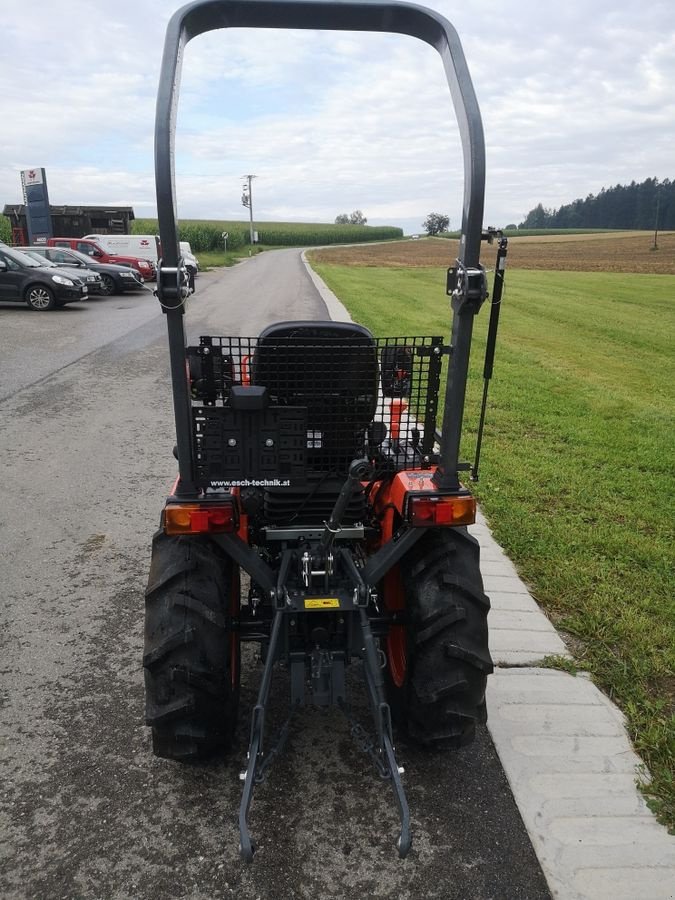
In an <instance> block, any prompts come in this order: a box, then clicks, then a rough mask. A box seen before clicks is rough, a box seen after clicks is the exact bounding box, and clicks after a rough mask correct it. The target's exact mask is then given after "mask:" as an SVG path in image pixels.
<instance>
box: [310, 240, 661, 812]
mask: <svg viewBox="0 0 675 900" xmlns="http://www.w3.org/2000/svg"><path fill="white" fill-rule="evenodd" d="M652 241H653V234H652V235H649V234H645V233H642V234H638V235H626V236H624V237H618V238H615V239H605V238H603V237H602V236H597V239H594V240H593V239H591V237H590V236H588V237H587V238H584V239H582V238H581V237H580V236H576V237H575V238H574V239H573V240H570V241H560V242H553V243H551V242H545V241H539V242H537V240H536V239H535V238H533V239H531V240H530V239H525V238H517V239H515V240H513V241H511V242H510V246H509V263H510V270H508V269H507V275H506V289H505V294H504V298H503V307H502V311H501V334H500V340H499V341H498V347H497V357H496V368H495V378H494V380H493V382H492V386H491V394H490V402H489V410H488V419H487V427H486V435H485V444H484V450H483V460H482V478H481V481H480V482H479V484H478V485H477V487H476V491H477V494H478V496H479V499H480V501H481V504H482V507H483V510H484V512H485V514H486V515H487V517H488V520H489V522H490V525H491V527H492V530H493V532H494V534H495V537H496V538H497V540H498V541H499V542H500V543H501V544H502V545H503V546H504V547H505V549H506V550H507V552H508V554H509V556H510V557H511V559H513V561H514V562H515V564H516V566H517V567H518V570H519V571H520V573H521V575H522V576H523V578H524V579H525V580H526V581H527V583H528V584H529V585H530V589H531V591H532V593H533V595H534V596H535V597H536V599H537V600H538V602H539V603H540V604H541V605H542V606H543V607H544V608H545V609H546V611H547V612H548V614H549V615H550V616H551V618H552V619H553V620H554V622H555V623H556V625H557V627H558V628H559V629H561V630H562V631H563V633H564V634H565V635H566V638H567V640H568V642H569V646H570V648H571V650H572V652H573V653H574V654H575V657H576V661H577V664H578V665H579V666H580V667H581V668H584V669H586V670H587V671H589V672H590V673H591V674H592V676H593V678H594V680H595V681H596V682H597V683H598V684H599V685H600V686H601V687H602V688H603V689H604V690H605V691H606V692H607V694H608V695H609V696H610V697H611V698H612V699H613V700H614V701H615V702H617V703H618V704H619V705H620V706H621V708H622V709H623V711H624V712H625V713H626V717H627V722H628V728H629V733H630V735H631V737H632V739H633V741H634V742H635V745H636V748H637V750H638V752H639V753H640V755H641V756H642V758H643V759H644V760H645V762H646V764H647V766H648V767H649V769H650V771H651V774H652V778H653V782H652V785H651V787H650V788H649V792H650V793H649V796H650V797H651V801H650V802H652V803H653V805H654V807H655V808H656V809H657V811H658V812H659V814H660V816H661V818H662V820H663V821H664V822H665V823H667V824H669V825H670V826H671V827H673V828H675V777H674V770H673V760H675V677H674V674H673V673H674V672H675V616H674V615H673V596H675V583H674V576H673V572H674V570H675V559H674V549H673V548H674V546H675V535H674V533H673V530H674V529H673V523H674V521H675V509H674V498H675V445H674V444H673V433H675V355H674V354H673V348H672V335H673V333H675V277H674V275H673V274H653V273H654V272H658V271H663V270H665V271H667V272H669V273H675V265H674V256H675V254H674V252H673V251H674V250H675V235H673V233H671V234H670V235H663V236H661V235H660V236H659V250H658V251H652V250H650V249H649V247H650V244H651V242H652ZM443 249H444V250H445V253H442V251H443ZM558 251H559V252H558ZM493 252H494V248H493V247H490V248H487V252H486V254H485V257H486V259H485V262H486V264H487V263H489V261H490V258H493V257H492V254H493ZM488 254H489V256H488ZM452 255H453V253H452V252H451V253H450V254H448V248H447V242H446V241H442V240H441V241H439V240H434V241H431V240H429V241H426V240H419V241H411V242H402V243H399V244H397V245H393V244H392V245H383V246H380V247H374V248H371V247H368V248H366V247H355V248H349V249H347V248H335V250H330V251H324V250H320V251H312V252H311V254H310V259H311V260H312V263H313V265H314V267H315V268H316V269H317V271H318V272H319V274H320V275H321V276H322V278H323V279H324V280H325V281H326V283H327V284H328V286H329V287H330V288H331V289H332V290H333V291H335V293H336V294H337V295H338V297H340V299H341V300H342V301H343V302H344V303H345V305H346V306H347V308H348V309H349V311H350V313H351V314H352V316H353V318H354V319H355V320H356V321H358V322H362V323H363V324H364V325H366V326H368V327H370V328H371V329H372V330H373V331H374V332H375V333H376V334H378V335H393V334H421V333H424V334H447V333H448V329H449V320H450V312H449V308H448V303H447V299H446V298H445V296H444V281H445V279H444V269H445V267H447V265H448V263H449V258H448V257H450V258H452ZM422 259H424V260H425V261H426V262H425V263H422V262H421V260H422ZM430 259H433V265H430V263H429V260H430ZM599 259H604V260H605V261H606V262H605V264H606V265H607V267H608V269H609V270H610V271H605V272H599V271H593V269H596V268H597V265H598V260H599ZM384 260H386V262H384ZM561 260H564V262H563V263H561ZM378 263H379V264H378ZM583 264H585V265H586V266H587V267H588V269H590V270H591V271H586V272H584V271H579V269H580V268H581V266H582V265H583ZM543 268H547V269H549V270H550V271H542V269H543ZM528 269H530V271H528ZM487 320H488V314H487V310H486V309H483V310H482V312H481V313H480V315H479V316H478V318H477V320H476V329H475V342H474V348H473V355H472V377H471V380H470V384H469V390H468V401H467V417H466V423H465V425H466V428H465V440H464V442H463V455H464V458H465V459H471V458H472V452H473V442H474V441H475V433H476V425H477V418H478V411H479V404H480V391H481V388H482V378H481V368H482V355H483V352H484V347H485V330H486V325H487Z"/></svg>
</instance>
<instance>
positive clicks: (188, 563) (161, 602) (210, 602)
mask: <svg viewBox="0 0 675 900" xmlns="http://www.w3.org/2000/svg"><path fill="white" fill-rule="evenodd" d="M238 609H239V569H238V568H237V567H236V566H235V565H234V564H233V562H232V561H231V560H230V559H229V558H228V557H226V556H225V555H224V554H223V553H221V551H220V549H219V548H218V547H217V546H216V545H215V544H214V543H213V542H212V541H210V540H209V539H208V537H193V536H168V535H166V534H164V532H162V531H160V532H157V534H156V535H155V537H154V540H153V547H152V560H151V564H150V577H149V579H148V588H147V591H146V606H145V652H144V656H143V666H144V669H145V721H146V724H147V725H150V726H151V727H152V749H153V752H154V754H155V756H161V757H165V758H166V759H176V760H181V761H184V762H190V761H194V760H200V759H206V758H208V757H210V756H213V755H214V754H217V753H220V752H222V751H224V750H227V749H229V747H230V744H231V742H232V739H233V737H234V733H235V730H236V725H237V710H238V706H239V636H238V633H237V632H236V631H235V630H234V628H233V616H236V615H237V611H238Z"/></svg>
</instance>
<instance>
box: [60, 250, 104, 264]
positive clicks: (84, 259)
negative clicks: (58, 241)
mask: <svg viewBox="0 0 675 900" xmlns="http://www.w3.org/2000/svg"><path fill="white" fill-rule="evenodd" d="M62 252H63V253H66V251H65V250H63V251H62ZM66 255H67V256H71V257H74V258H75V259H76V260H77V261H78V262H81V263H86V264H87V265H88V266H89V265H91V263H92V262H95V261H96V260H92V258H91V256H87V254H86V253H80V251H79V250H68V252H67V254H66Z"/></svg>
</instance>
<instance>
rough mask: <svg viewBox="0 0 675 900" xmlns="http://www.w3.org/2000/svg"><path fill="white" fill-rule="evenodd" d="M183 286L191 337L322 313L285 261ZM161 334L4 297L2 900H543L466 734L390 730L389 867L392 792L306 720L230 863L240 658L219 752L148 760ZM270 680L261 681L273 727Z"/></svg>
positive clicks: (331, 730) (343, 738)
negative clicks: (245, 846) (393, 781)
mask: <svg viewBox="0 0 675 900" xmlns="http://www.w3.org/2000/svg"><path fill="white" fill-rule="evenodd" d="M197 284H198V293H197V294H196V296H195V297H194V298H193V300H192V301H191V305H190V309H189V313H188V330H189V333H190V335H191V337H192V338H195V337H197V336H198V335H199V334H203V333H207V334H208V333H211V334H225V333H228V332H229V333H233V334H241V335H245V334H255V333H257V332H258V331H259V330H260V328H261V327H263V325H265V324H267V323H268V322H270V321H274V320H278V319H282V318H320V317H322V316H324V315H325V310H324V309H323V305H322V303H321V301H320V300H319V299H318V297H317V295H316V292H315V289H314V287H313V286H312V284H311V282H310V281H309V279H308V278H307V276H306V274H305V272H304V269H303V267H302V264H301V262H300V259H299V254H298V252H297V251H279V252H276V253H265V254H263V255H262V256H260V257H256V258H253V259H252V260H247V261H246V262H245V263H243V264H242V265H240V266H237V267H236V268H235V269H231V270H227V271H217V272H211V273H205V274H203V275H201V276H200V277H199V279H198V283H197ZM164 331H165V324H164V319H163V317H162V315H161V313H160V312H159V307H158V305H157V303H156V301H155V300H154V299H153V298H152V297H151V295H150V294H143V295H137V296H128V297H122V298H117V297H112V298H107V299H100V300H91V301H89V302H87V303H86V304H82V305H80V306H78V307H66V308H65V309H64V310H61V311H55V312H53V313H43V314H39V313H34V312H31V311H29V310H28V308H27V307H21V306H16V307H13V306H10V305H6V306H2V307H0V397H4V399H3V400H2V401H1V402H0V447H1V454H2V462H3V478H2V501H1V502H0V547H2V562H1V572H0V577H1V582H0V583H1V584H2V601H1V603H0V702H1V708H0V769H1V771H0V896H2V897H3V898H5V900H17V898H50V900H58V898H64V900H65V898H104V900H117V898H148V900H149V898H152V900H155V898H156V900H160V898H161V900H171V898H190V900H202V898H204V900H207V898H221V897H222V898H225V897H237V898H244V900H247V898H261V900H263V898H275V900H284V898H296V897H297V898H338V897H339V898H356V897H358V898H361V897H385V898H389V897H391V898H400V900H407V898H409V900H413V898H414V900H418V898H457V900H460V898H476V900H489V898H504V900H515V898H528V900H539V898H546V897H548V896H549V893H548V890H547V888H546V885H545V882H544V879H543V876H542V875H541V872H540V869H539V866H538V864H537V861H536V859H535V856H534V853H533V851H532V848H531V845H530V843H529V839H528V838H527V836H526V833H525V830H524V827H523V825H522V822H521V820H520V816H519V814H518V812H517V809H516V807H515V805H514V802H513V799H512V797H511V795H510V792H509V789H508V785H507V783H506V779H505V777H504V775H503V772H502V770H501V768H500V765H499V762H498V760H497V758H496V755H495V752H494V749H493V747H492V744H491V741H490V738H489V736H488V734H487V732H486V731H485V730H484V729H482V730H481V733H480V735H479V739H478V740H477V742H476V743H475V744H474V745H473V746H472V747H470V748H467V749H465V750H463V751H461V752H459V753H456V754H451V755H438V754H429V753H423V752H420V751H419V750H418V749H416V748H414V747H412V746H408V745H406V743H405V742H404V741H402V740H399V741H398V745H397V750H398V756H399V758H400V759H401V761H402V762H403V763H404V764H405V769H406V774H405V777H404V783H405V786H406V790H407V794H408V800H409V802H410V807H411V812H412V819H413V828H414V833H415V838H414V845H413V850H412V851H411V854H410V856H409V857H408V858H407V860H405V861H400V860H399V859H398V858H397V855H396V851H395V848H394V841H395V838H396V836H397V833H398V831H397V828H398V823H397V817H396V814H395V807H394V803H393V797H392V794H391V790H390V788H389V786H388V785H387V784H386V783H384V782H381V781H380V780H379V779H378V777H377V776H376V775H375V774H374V773H373V771H372V769H371V766H370V763H369V761H368V758H367V757H366V756H365V755H364V754H363V753H362V752H361V751H360V750H359V749H358V748H357V747H356V745H355V744H354V742H353V741H352V739H351V738H350V735H349V731H348V728H347V725H346V723H345V721H344V720H343V719H342V718H341V716H340V715H339V714H337V713H336V714H326V715H323V714H320V713H317V712H314V711H311V710H307V711H303V713H302V714H301V715H299V716H298V718H297V720H295V721H294V724H293V727H292V732H291V738H290V740H289V743H288V745H287V747H286V749H285V751H284V754H283V756H282V757H281V758H280V760H279V761H278V762H277V763H276V764H275V766H274V767H273V768H272V770H271V773H270V776H269V778H268V780H267V782H266V783H265V784H263V785H262V786H260V787H259V788H258V789H257V792H256V795H255V799H254V803H253V808H252V812H251V819H250V821H251V827H252V831H253V834H254V835H255V837H256V839H257V841H258V845H259V851H258V853H257V855H256V859H255V862H254V863H253V865H252V866H247V865H245V864H243V863H241V862H240V861H239V857H238V846H237V845H238V836H237V811H238V805H239V796H240V789H241V784H240V781H239V777H238V775H239V771H240V769H241V768H242V767H243V763H244V757H245V752H246V743H247V738H248V714H249V711H250V708H251V705H252V703H253V702H254V698H255V693H256V690H257V684H258V680H259V677H260V673H261V668H260V665H259V664H258V663H257V662H256V660H255V658H254V656H253V654H251V655H250V656H249V659H248V665H247V666H246V667H245V670H244V673H243V676H242V700H243V708H242V716H241V720H240V727H239V742H238V746H237V747H236V748H235V750H234V753H233V754H232V756H231V757H230V758H229V759H228V760H224V761H221V762H218V763H214V764H211V765H208V766H193V767H181V766H179V765H177V764H174V763H170V762H167V761H164V760H158V759H155V758H154V757H153V756H152V753H151V749H150V735H149V730H148V729H147V728H146V727H145V726H144V725H143V688H142V669H141V653H142V629H143V590H144V587H145V581H146V578H147V569H148V563H149V551H150V540H151V536H152V533H153V530H154V529H155V527H156V524H157V520H158V516H159V511H160V508H161V506H162V503H163V500H164V496H165V495H166V493H167V490H168V488H169V486H170V484H171V482H172V480H173V477H174V474H175V461H174V459H173V457H172V453H171V451H172V446H173V443H174V435H173V417H172V405H171V394H170V385H169V379H168V360H167V352H166V341H165V336H164ZM353 674H354V678H353V679H352V680H353V684H354V689H353V697H352V700H353V704H354V707H355V709H356V711H357V712H363V711H364V706H365V700H364V697H363V691H362V690H361V686H360V683H359V680H358V677H357V676H358V673H357V672H355V673H353ZM286 686H287V685H286V683H285V680H284V678H283V676H280V677H279V678H278V680H277V683H276V686H275V698H276V699H275V702H274V706H273V709H274V715H273V717H272V718H273V719H276V721H277V723H279V722H281V721H283V719H284V718H285V715H284V713H285V709H284V704H285V703H286V697H285V693H284V689H285V688H286ZM273 724H274V723H272V727H273Z"/></svg>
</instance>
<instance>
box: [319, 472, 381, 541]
mask: <svg viewBox="0 0 675 900" xmlns="http://www.w3.org/2000/svg"><path fill="white" fill-rule="evenodd" d="M369 474H370V463H369V462H368V460H367V459H355V460H352V463H351V465H350V466H349V475H348V476H347V480H346V481H345V483H344V484H343V485H342V489H341V491H340V493H339V495H338V498H337V500H336V501H335V506H334V507H333V511H332V512H331V514H330V518H329V520H328V521H327V522H324V532H323V535H322V537H321V545H322V547H323V549H324V550H325V552H326V553H329V552H330V549H331V547H332V546H333V542H334V540H335V536H336V534H337V533H338V532H339V531H340V526H341V525H342V519H343V518H344V515H345V513H346V512H347V507H348V506H349V501H350V500H351V499H352V495H353V494H355V493H356V491H357V490H358V489H359V487H360V486H361V482H362V480H363V479H364V478H367V477H368V475H369Z"/></svg>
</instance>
